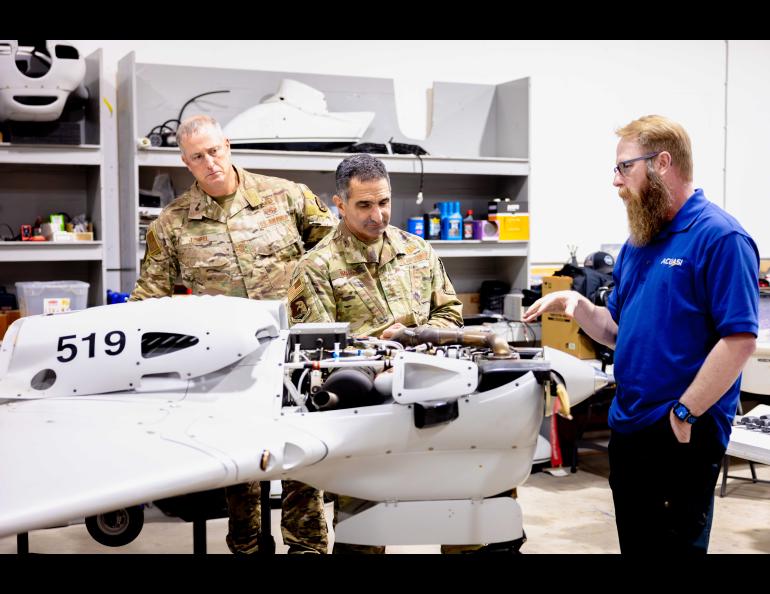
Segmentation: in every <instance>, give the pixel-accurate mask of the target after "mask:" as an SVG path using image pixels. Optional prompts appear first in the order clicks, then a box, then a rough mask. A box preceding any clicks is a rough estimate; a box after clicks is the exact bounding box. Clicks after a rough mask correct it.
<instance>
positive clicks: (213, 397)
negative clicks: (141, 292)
mask: <svg viewBox="0 0 770 594" xmlns="http://www.w3.org/2000/svg"><path fill="white" fill-rule="evenodd" d="M317 326H318V327H319V328H320V329H319V330H318V332H319V337H320V338H318V339H315V338H314V336H313V335H309V338H310V340H311V342H313V341H315V343H316V344H318V345H319V346H318V347H315V346H313V347H308V346H307V344H304V345H302V344H300V342H301V341H300V339H306V338H308V335H306V336H304V337H301V336H299V335H298V334H297V331H298V328H296V327H295V328H294V329H292V330H289V329H288V328H287V318H286V312H285V307H284V305H283V303H282V302H276V301H251V300H247V299H239V298H233V297H224V296H217V297H211V296H200V297H183V298H174V299H172V298H169V297H167V298H163V299H151V300H147V301H143V302H132V303H122V304H116V305H109V306H102V307H94V308H90V309H87V310H83V311H79V312H71V313H65V314H54V315H43V316H31V317H27V318H21V319H19V320H17V321H16V322H14V324H13V325H12V326H11V327H10V328H9V331H8V333H7V334H6V337H5V339H4V341H3V343H2V349H1V350H0V398H2V399H3V400H1V401H0V448H1V449H2V451H3V452H5V455H4V456H2V457H1V458H0V476H2V480H3V487H2V489H0V536H5V535H11V534H17V533H21V532H26V531H29V530H33V529H38V528H45V527H50V526H55V525H62V524H66V523H67V522H69V521H70V520H73V519H76V518H82V517H84V516H92V515H95V514H99V513H104V512H109V511H111V510H115V509H119V508H125V507H128V506H131V505H136V504H140V503H142V502H146V501H154V500H158V499H161V498H165V497H172V496H175V495H183V494H187V493H192V492H197V491H203V490H207V489H214V488H219V487H224V486H227V485H233V484H237V483H242V482H245V481H255V480H259V481H267V480H275V479H286V478H291V479H297V480H300V481H303V482H305V483H308V484H310V485H313V486H315V487H317V488H319V489H324V490H327V491H329V492H332V493H338V494H344V495H348V496H352V497H356V498H360V499H364V500H368V501H370V502H373V503H372V505H370V506H369V507H368V508H366V506H364V508H365V509H363V511H360V512H359V513H354V514H352V515H350V516H347V517H344V518H343V519H341V521H340V522H339V523H338V525H337V527H336V531H335V538H336V540H339V541H341V542H349V543H355V544H371V545H384V544H431V543H437V542H440V543H443V544H468V543H494V542H502V541H509V540H514V539H516V538H520V537H521V536H522V516H521V510H520V508H519V506H518V504H517V503H516V501H515V499H513V498H511V497H495V495H498V494H500V493H502V492H504V491H507V490H509V489H511V488H513V487H516V486H518V485H521V484H522V483H523V482H524V481H525V480H526V479H527V477H528V475H529V472H530V468H531V465H532V458H533V455H534V451H535V445H536V442H537V437H538V432H539V429H540V426H541V422H542V419H543V415H544V414H545V413H546V411H547V410H548V409H549V406H547V404H546V400H547V398H544V394H545V393H546V392H547V391H548V386H549V381H548V379H547V378H548V376H549V375H550V374H551V372H555V373H557V374H558V375H559V376H560V378H561V379H562V380H563V383H564V384H565V385H566V388H567V390H568V391H569V394H570V397H571V400H572V403H577V402H580V401H581V400H584V399H585V398H587V397H589V396H590V395H591V394H593V393H594V392H595V391H596V390H597V389H599V388H600V387H601V386H602V385H604V384H605V383H607V380H606V377H604V378H602V377H599V376H600V375H601V374H598V375H597V372H596V370H595V369H594V368H593V367H592V366H591V365H589V364H588V363H586V362H584V361H580V360H578V359H576V358H574V357H572V356H570V355H567V354H564V353H561V352H559V351H554V350H552V349H548V348H545V349H543V350H542V351H540V352H539V356H536V357H534V358H533V359H532V360H521V361H513V360H511V361H498V360H496V358H495V357H487V356H486V355H484V354H483V353H481V354H479V352H478V351H479V350H478V349H476V353H475V354H474V356H473V357H469V356H467V354H468V352H469V350H468V349H465V350H464V349H462V348H459V347H458V348H454V349H453V348H448V349H443V350H442V353H443V354H444V356H437V355H435V354H425V353H422V352H417V350H409V349H406V350H404V349H394V350H393V351H392V352H391V351H388V350H387V349H384V347H383V348H381V349H380V350H379V352H378V354H372V353H371V352H369V353H368V354H366V353H364V354H359V355H357V356H352V357H348V358H345V357H344V356H339V355H340V354H341V353H340V352H336V351H335V352H329V350H330V349H328V346H327V347H321V346H320V344H321V342H323V336H324V327H329V328H334V330H335V331H336V329H337V327H338V326H339V325H338V324H328V325H327V324H319V325H317ZM313 331H315V329H313ZM380 346H381V347H382V345H380ZM324 348H325V349H326V350H323V349H324ZM374 350H377V349H374ZM370 351H371V349H370ZM383 353H385V354H383ZM501 366H502V368H503V373H504V374H509V373H513V375H511V376H510V377H514V376H515V379H512V380H511V381H507V378H508V377H509V376H507V375H505V376H498V377H503V380H502V381H497V383H496V384H495V385H492V384H490V383H489V382H488V381H487V379H488V378H489V377H491V375H490V374H492V372H493V371H494V372H495V373H497V372H498V371H499V368H501ZM346 367H348V368H353V369H355V368H359V369H362V370H365V371H366V372H367V373H372V374H374V373H380V372H383V370H384V369H385V368H392V369H391V371H389V372H388V371H386V372H384V375H392V378H390V377H389V378H388V381H386V382H380V381H376V382H375V384H376V385H377V386H378V389H380V390H381V391H382V390H383V388H382V386H386V387H385V388H384V392H383V393H381V395H380V396H379V399H378V401H377V402H375V403H362V404H361V405H357V404H356V400H355V396H356V395H355V394H349V395H348V396H350V398H351V399H349V401H348V405H347V408H329V409H327V408H322V407H318V409H317V410H312V408H313V407H311V410H308V408H307V407H305V406H302V404H303V403H304V397H305V395H306V394H305V393H304V392H306V391H305V390H304V383H303V382H302V381H297V380H296V376H297V375H298V374H305V372H308V373H307V375H310V374H313V373H315V374H316V377H317V376H318V374H319V372H320V373H324V374H326V373H329V372H330V371H333V372H338V370H341V369H344V368H346ZM485 369H487V371H485ZM331 377H333V373H332V375H330V376H329V378H331ZM485 378H486V379H485ZM303 379H304V377H303ZM326 381H327V383H328V382H330V379H327V380H326ZM324 385H326V384H324ZM316 388H317V386H316ZM313 390H314V389H313V388H311V389H310V391H309V392H313ZM301 392H303V393H302V394H300V393H301ZM287 395H289V396H294V401H292V400H291V399H289V398H287ZM319 395H320V392H319V391H318V390H317V389H316V390H315V392H314V393H313V396H319ZM297 396H301V397H300V398H297ZM340 396H343V394H340ZM311 399H312V396H311ZM297 400H299V402H297Z"/></svg>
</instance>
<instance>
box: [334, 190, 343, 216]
mask: <svg viewBox="0 0 770 594" xmlns="http://www.w3.org/2000/svg"><path fill="white" fill-rule="evenodd" d="M332 201H333V202H334V206H336V207H337V210H338V211H339V213H340V216H341V217H344V216H345V201H344V200H343V199H342V198H340V197H339V196H338V195H337V194H335V195H334V196H332Z"/></svg>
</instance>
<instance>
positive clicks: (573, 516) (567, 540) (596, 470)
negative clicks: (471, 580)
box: [0, 450, 770, 554]
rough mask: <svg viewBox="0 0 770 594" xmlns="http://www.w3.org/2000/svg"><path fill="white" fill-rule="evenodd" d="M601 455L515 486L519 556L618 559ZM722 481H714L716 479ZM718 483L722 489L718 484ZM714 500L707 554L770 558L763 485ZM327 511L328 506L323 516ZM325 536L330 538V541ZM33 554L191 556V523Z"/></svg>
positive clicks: (6, 546)
mask: <svg viewBox="0 0 770 594" xmlns="http://www.w3.org/2000/svg"><path fill="white" fill-rule="evenodd" d="M730 474H731V475H739V476H747V477H748V476H750V475H749V468H748V464H747V463H745V462H744V461H742V460H738V459H735V458H733V459H732V461H731V466H730ZM757 474H758V476H759V478H761V479H765V480H770V466H763V465H757ZM607 476H608V466H607V456H606V454H604V453H600V452H595V451H591V450H581V454H580V466H579V470H578V472H577V473H575V474H568V475H567V476H564V477H556V476H552V475H550V474H548V473H545V472H536V473H534V474H532V475H531V476H530V477H529V479H528V480H527V482H526V483H525V484H524V485H523V486H522V487H520V488H519V490H518V492H519V503H520V505H521V508H522V511H523V514H524V530H525V531H526V534H527V539H528V540H527V542H526V543H525V544H524V546H523V547H522V552H523V553H530V554H533V553H559V554H565V553H618V552H619V549H618V542H617V536H616V532H615V518H614V511H613V505H612V494H611V492H610V489H609V486H608V484H607ZM720 481H721V477H720ZM720 484H721V483H720ZM718 493H719V485H717V497H716V498H715V515H714V525H713V528H712V532H711V543H710V547H709V552H710V553H732V554H736V553H770V484H762V483H757V484H753V483H750V482H746V481H740V480H734V479H729V480H728V483H727V495H726V496H725V497H724V498H720V497H719V496H718ZM330 513H331V506H330V505H328V506H327V514H330ZM279 522H280V516H279V511H278V510H273V528H274V530H273V533H274V536H275V539H276V545H277V546H276V549H277V552H278V553H285V552H286V547H285V546H284V545H283V542H282V541H281V535H280V530H279V529H277V528H278V526H279ZM226 532H227V520H226V519H224V518H222V519H217V520H210V521H209V522H207V549H208V552H209V553H229V551H228V549H227V546H226V545H225V534H226ZM331 534H332V533H331V531H330V535H331ZM29 548H30V552H32V553H105V554H115V553H178V554H186V553H192V550H193V546H192V524H190V523H186V522H181V521H180V522H175V521H174V522H153V523H147V524H145V526H144V528H143V529H142V532H141V534H140V535H139V537H138V538H137V539H136V540H134V541H133V542H132V543H130V544H128V545H126V546H124V547H120V548H110V547H105V546H103V545H101V544H99V543H97V542H96V541H94V540H93V539H91V537H90V536H89V534H88V532H87V531H86V528H85V526H84V525H82V524H81V525H73V526H68V527H66V528H56V529H51V530H38V531H35V532H32V533H30V535H29ZM15 552H16V538H15V537H8V538H2V539H0V553H15ZM387 552H388V553H395V554H398V553H418V554H438V553H439V546H438V545H428V546H391V547H388V549H387Z"/></svg>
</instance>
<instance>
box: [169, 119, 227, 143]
mask: <svg viewBox="0 0 770 594" xmlns="http://www.w3.org/2000/svg"><path fill="white" fill-rule="evenodd" d="M207 126H210V127H212V128H214V130H216V131H217V132H219V133H220V134H221V135H222V136H224V135H225V133H224V132H223V131H222V126H220V125H219V122H217V121H216V120H215V119H214V118H212V117H211V116H209V115H204V114H200V115H194V116H190V117H189V118H187V119H186V120H185V121H184V122H182V123H181V124H179V127H178V128H177V129H176V143H177V144H178V145H179V148H182V143H183V142H184V141H185V140H187V139H188V138H189V137H190V136H192V135H193V134H197V133H198V132H199V131H200V129H201V128H205V127H207Z"/></svg>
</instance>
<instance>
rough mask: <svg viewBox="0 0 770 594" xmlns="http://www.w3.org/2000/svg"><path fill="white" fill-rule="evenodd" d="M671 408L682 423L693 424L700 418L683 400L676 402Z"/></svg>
mask: <svg viewBox="0 0 770 594" xmlns="http://www.w3.org/2000/svg"><path fill="white" fill-rule="evenodd" d="M671 410H673V411H674V415H675V416H676V418H677V419H679V420H680V421H682V423H690V425H692V424H693V423H694V422H695V421H697V420H698V417H696V416H695V415H694V414H692V413H691V412H690V409H689V408H687V407H686V406H685V405H684V404H682V403H681V402H677V403H676V404H674V406H673V408H672V409H671Z"/></svg>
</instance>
